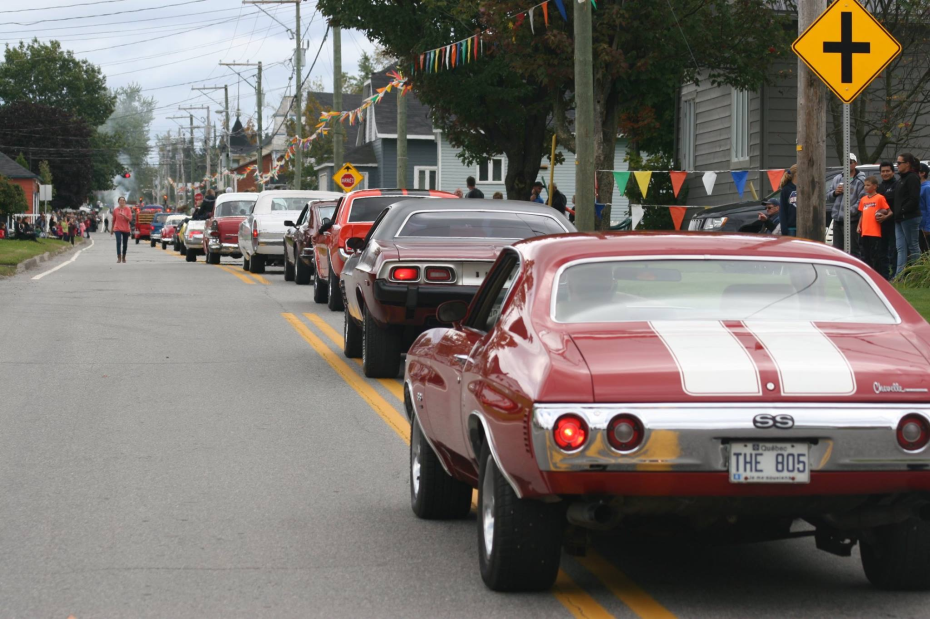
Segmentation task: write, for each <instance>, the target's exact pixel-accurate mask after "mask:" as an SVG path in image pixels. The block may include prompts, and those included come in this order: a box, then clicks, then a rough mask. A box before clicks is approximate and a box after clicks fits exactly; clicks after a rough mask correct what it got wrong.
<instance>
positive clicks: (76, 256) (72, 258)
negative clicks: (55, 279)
mask: <svg viewBox="0 0 930 619" xmlns="http://www.w3.org/2000/svg"><path fill="white" fill-rule="evenodd" d="M93 246H94V239H91V240H90V245H88V246H87V247H85V248H84V249H79V250H78V252H77V253H76V254H74V256H72V257H71V260H66V261H65V262H62V263H61V264H59V265H58V266H57V267H55V268H53V269H49V270H48V271H46V272H45V273H39V274H38V275H36V276H35V277H33V278H32V279H42V278H43V277H45V276H46V275H49V274H51V273H54V272H55V271H57V270H58V269H61V268H64V267H66V266H68V265H69V264H71V263H72V262H74V261H75V260H77V259H78V256H80V255H81V252H83V251H86V250H88V249H90V248H91V247H93Z"/></svg>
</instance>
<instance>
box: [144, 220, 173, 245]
mask: <svg viewBox="0 0 930 619" xmlns="http://www.w3.org/2000/svg"><path fill="white" fill-rule="evenodd" d="M169 217H171V214H170V213H156V214H155V217H153V218H152V227H151V231H150V232H149V244H150V245H151V246H152V247H155V245H157V244H158V243H159V242H160V241H161V231H162V228H164V226H165V222H166V221H167V220H168V218H169Z"/></svg>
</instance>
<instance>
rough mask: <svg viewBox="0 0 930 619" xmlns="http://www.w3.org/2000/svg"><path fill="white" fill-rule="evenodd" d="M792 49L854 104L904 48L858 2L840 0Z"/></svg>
mask: <svg viewBox="0 0 930 619" xmlns="http://www.w3.org/2000/svg"><path fill="white" fill-rule="evenodd" d="M791 49H793V50H794V53H795V54H797V55H798V57H799V58H800V59H801V60H803V61H804V64H806V65H807V66H808V67H809V68H810V70H811V71H813V72H814V73H816V74H817V76H818V77H820V79H822V80H823V81H824V83H825V84H826V85H827V86H828V87H829V88H830V90H832V91H833V92H834V93H835V94H836V96H837V97H839V98H840V99H841V100H842V101H843V103H850V102H852V101H853V99H855V98H856V97H858V96H859V94H860V93H861V92H862V91H863V90H865V87H866V86H868V85H869V84H871V83H872V80H874V79H875V78H876V77H878V74H879V73H881V72H882V71H883V70H884V69H885V67H887V66H888V64H889V63H890V62H891V61H892V60H894V59H895V57H897V55H898V54H900V53H901V44H900V43H898V42H897V41H896V40H895V39H894V37H893V36H891V34H889V33H888V31H887V30H885V28H884V26H882V25H881V24H880V23H878V20H876V19H875V18H874V17H872V14H871V13H869V12H868V11H867V10H865V9H864V8H862V5H860V4H859V3H858V2H856V0H837V1H836V2H834V3H833V4H831V5H830V7H829V8H827V10H826V11H824V12H823V13H822V14H821V15H820V17H818V18H817V21H815V22H814V23H813V24H811V25H810V26H809V27H808V28H807V30H805V31H804V33H803V34H801V36H799V37H798V40H797V41H795V42H794V43H793V44H792V45H791Z"/></svg>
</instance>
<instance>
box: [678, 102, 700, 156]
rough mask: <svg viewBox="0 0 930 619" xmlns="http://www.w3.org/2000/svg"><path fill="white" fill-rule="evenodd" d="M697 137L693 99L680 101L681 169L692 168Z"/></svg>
mask: <svg viewBox="0 0 930 619" xmlns="http://www.w3.org/2000/svg"><path fill="white" fill-rule="evenodd" d="M695 138H697V124H696V123H695V116H694V99H688V100H687V101H682V103H681V169H682V170H693V169H694V168H695V165H694V142H695Z"/></svg>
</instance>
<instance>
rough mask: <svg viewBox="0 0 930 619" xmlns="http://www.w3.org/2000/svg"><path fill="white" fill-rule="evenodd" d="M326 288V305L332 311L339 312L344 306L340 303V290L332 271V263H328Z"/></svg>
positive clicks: (337, 280)
mask: <svg viewBox="0 0 930 619" xmlns="http://www.w3.org/2000/svg"><path fill="white" fill-rule="evenodd" d="M328 288H329V290H327V294H328V295H329V296H328V297H327V298H326V307H328V308H329V309H330V310H332V311H334V312H341V311H342V310H343V309H345V306H344V305H343V303H342V292H341V291H340V290H339V278H338V277H336V274H335V273H333V265H332V263H330V265H329V282H328Z"/></svg>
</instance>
